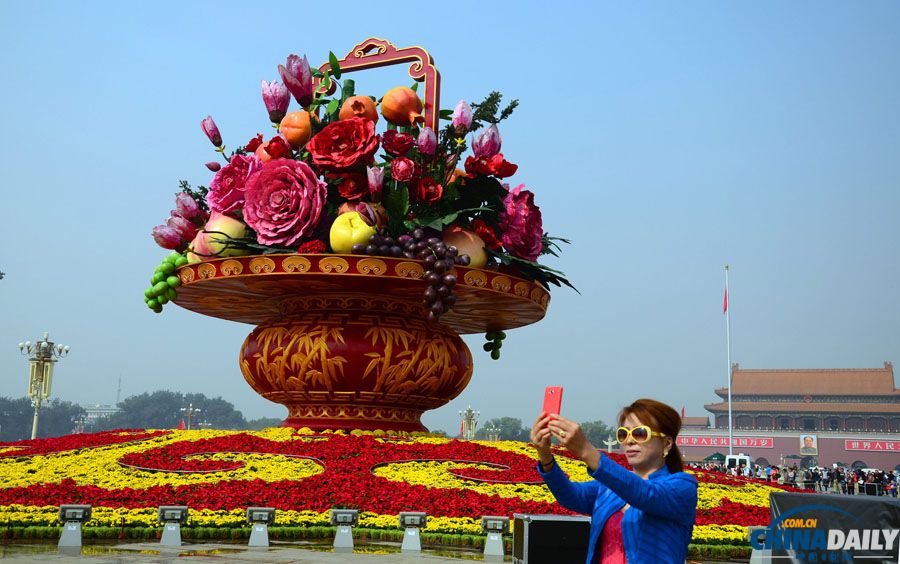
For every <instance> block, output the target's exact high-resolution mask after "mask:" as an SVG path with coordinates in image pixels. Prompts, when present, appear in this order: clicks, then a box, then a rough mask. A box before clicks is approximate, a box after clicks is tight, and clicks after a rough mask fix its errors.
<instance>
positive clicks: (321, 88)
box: [319, 72, 331, 96]
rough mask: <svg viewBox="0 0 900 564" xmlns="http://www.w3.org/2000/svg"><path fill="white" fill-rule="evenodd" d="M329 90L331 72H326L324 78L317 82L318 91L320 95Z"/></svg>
mask: <svg viewBox="0 0 900 564" xmlns="http://www.w3.org/2000/svg"><path fill="white" fill-rule="evenodd" d="M329 90H331V74H329V73H328V72H326V73H325V78H323V79H322V82H321V83H320V84H319V91H320V92H321V93H322V96H324V95H326V94H327V93H328V91H329Z"/></svg>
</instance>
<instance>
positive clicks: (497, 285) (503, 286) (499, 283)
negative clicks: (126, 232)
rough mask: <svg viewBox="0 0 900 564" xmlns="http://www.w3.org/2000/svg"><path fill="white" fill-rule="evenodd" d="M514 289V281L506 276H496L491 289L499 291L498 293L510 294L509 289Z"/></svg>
mask: <svg viewBox="0 0 900 564" xmlns="http://www.w3.org/2000/svg"><path fill="white" fill-rule="evenodd" d="M511 287H512V280H510V279H509V278H507V277H506V276H495V277H494V279H493V280H491V288H493V289H495V290H497V291H498V292H509V289H510V288H511Z"/></svg>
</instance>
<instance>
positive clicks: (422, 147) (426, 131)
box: [416, 127, 438, 155]
mask: <svg viewBox="0 0 900 564" xmlns="http://www.w3.org/2000/svg"><path fill="white" fill-rule="evenodd" d="M437 142H438V140H437V135H435V133H434V130H433V129H431V128H430V127H425V128H423V129H422V131H420V132H419V138H418V140H416V145H417V147H418V148H419V152H420V153H422V154H423V155H433V154H434V151H435V150H436V149H437Z"/></svg>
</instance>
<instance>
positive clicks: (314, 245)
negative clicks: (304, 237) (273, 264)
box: [297, 239, 327, 255]
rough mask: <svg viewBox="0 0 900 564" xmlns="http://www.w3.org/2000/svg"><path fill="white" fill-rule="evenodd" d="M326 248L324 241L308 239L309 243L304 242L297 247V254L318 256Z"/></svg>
mask: <svg viewBox="0 0 900 564" xmlns="http://www.w3.org/2000/svg"><path fill="white" fill-rule="evenodd" d="M326 248H327V247H326V245H325V242H324V241H319V240H318V239H310V240H309V241H304V242H303V244H302V245H300V246H299V247H297V252H298V253H307V254H314V255H320V254H322V253H324V252H325V249H326Z"/></svg>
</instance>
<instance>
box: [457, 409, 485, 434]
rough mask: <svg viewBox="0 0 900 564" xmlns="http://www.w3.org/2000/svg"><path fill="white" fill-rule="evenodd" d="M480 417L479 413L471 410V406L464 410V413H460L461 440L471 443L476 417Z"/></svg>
mask: <svg viewBox="0 0 900 564" xmlns="http://www.w3.org/2000/svg"><path fill="white" fill-rule="evenodd" d="M480 415H481V412H480V411H475V410H474V409H472V406H471V405H470V406H469V407H467V408H466V410H465V411H460V412H459V416H460V417H461V418H462V438H463V440H465V441H471V440H473V439H475V427H477V426H478V417H479V416H480Z"/></svg>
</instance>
